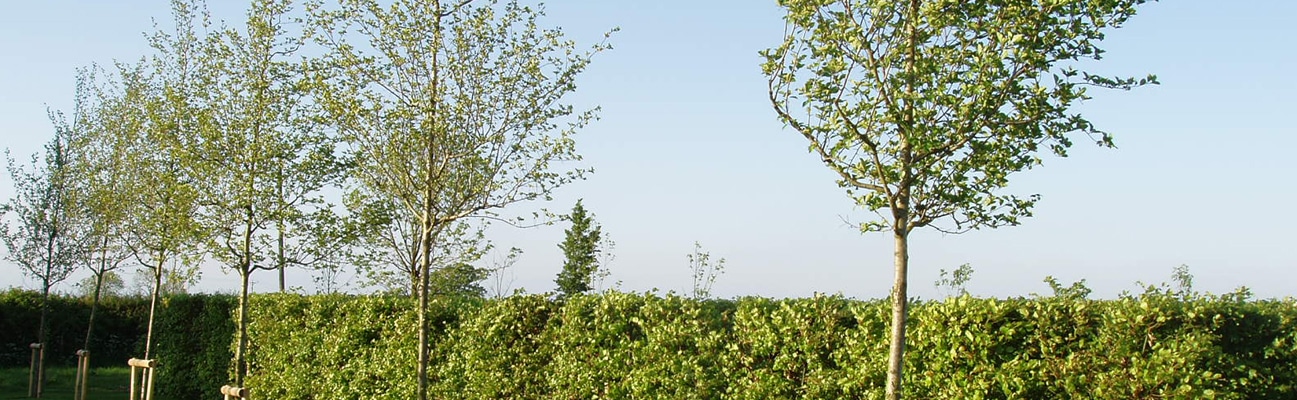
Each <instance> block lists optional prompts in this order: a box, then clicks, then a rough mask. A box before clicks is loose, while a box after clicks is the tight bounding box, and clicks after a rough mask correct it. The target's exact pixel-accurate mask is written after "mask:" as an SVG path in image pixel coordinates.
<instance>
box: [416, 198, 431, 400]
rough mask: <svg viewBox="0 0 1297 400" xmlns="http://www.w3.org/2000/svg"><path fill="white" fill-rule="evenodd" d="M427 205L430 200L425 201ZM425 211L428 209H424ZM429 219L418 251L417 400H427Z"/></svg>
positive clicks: (425, 223)
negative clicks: (420, 255) (419, 257)
mask: <svg viewBox="0 0 1297 400" xmlns="http://www.w3.org/2000/svg"><path fill="white" fill-rule="evenodd" d="M426 201H427V202H428V203H429V204H430V203H431V202H432V200H431V198H429V199H428V200H426ZM424 208H425V209H426V208H428V207H426V206H425V207H424ZM430 219H431V217H428V218H425V220H428V222H423V225H424V229H423V235H422V236H421V238H420V242H421V243H420V245H419V248H420V251H421V252H422V254H423V257H422V258H421V259H420V260H419V281H418V282H419V284H418V286H419V400H428V361H429V354H428V350H429V347H430V346H429V345H428V272H429V270H430V269H431V266H430V264H432V260H431V258H430V257H431V256H432V251H430V250H431V244H432V229H431V228H429V227H428V225H431V221H430Z"/></svg>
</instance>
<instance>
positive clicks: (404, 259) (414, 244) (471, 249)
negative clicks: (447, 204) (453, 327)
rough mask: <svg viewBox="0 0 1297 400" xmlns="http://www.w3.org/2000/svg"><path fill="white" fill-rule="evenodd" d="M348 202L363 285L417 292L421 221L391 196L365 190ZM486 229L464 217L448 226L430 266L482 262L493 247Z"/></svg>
mask: <svg viewBox="0 0 1297 400" xmlns="http://www.w3.org/2000/svg"><path fill="white" fill-rule="evenodd" d="M345 203H346V204H347V206H348V208H349V209H351V210H352V216H353V220H354V222H353V224H354V225H355V227H354V228H353V231H354V232H355V234H356V235H357V236H358V237H357V240H356V244H357V245H358V249H357V250H358V251H356V252H355V253H353V254H352V257H351V261H352V263H353V264H355V265H356V266H357V268H358V269H359V271H360V272H361V273H362V274H363V276H364V278H365V280H364V282H363V283H362V284H363V285H364V286H367V287H374V288H379V289H381V290H383V291H385V292H389V293H403V294H406V295H409V296H418V295H419V284H420V282H422V279H420V275H419V274H420V271H421V269H420V266H419V255H420V253H419V251H418V248H419V238H420V237H421V236H422V235H421V234H420V229H421V226H420V224H419V223H418V220H415V219H411V218H403V217H402V216H401V215H400V208H398V207H399V206H398V205H396V204H394V203H393V202H392V201H390V199H387V200H383V199H381V198H379V197H377V196H373V195H365V194H364V191H363V190H362V189H357V190H354V191H352V192H351V193H350V195H349V196H348V198H347V199H346V201H345ZM483 228H484V227H483V226H481V225H477V226H474V225H473V224H470V223H468V222H466V221H460V222H458V223H456V224H455V225H454V226H451V227H449V228H446V229H445V230H444V231H443V232H442V233H441V239H440V240H439V242H440V243H438V245H437V246H436V248H434V249H433V251H432V254H431V262H430V265H431V266H430V267H429V270H431V271H439V270H441V269H443V268H450V267H452V266H455V265H460V264H471V263H474V262H477V261H478V260H480V259H481V258H482V256H483V255H485V254H486V253H487V252H489V251H491V249H492V248H494V246H493V245H492V244H491V242H490V241H489V240H487V239H486V235H485V233H484V229H483ZM434 274H435V272H434ZM434 287H435V286H434ZM434 292H435V291H434Z"/></svg>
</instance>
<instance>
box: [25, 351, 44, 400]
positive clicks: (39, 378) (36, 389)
mask: <svg viewBox="0 0 1297 400" xmlns="http://www.w3.org/2000/svg"><path fill="white" fill-rule="evenodd" d="M30 347H31V349H32V367H31V371H30V372H28V373H27V397H34V398H40V397H41V392H44V390H43V389H45V388H43V387H41V386H42V385H41V383H42V382H43V381H44V380H45V365H44V364H45V348H44V346H41V344H40V343H32V344H31V346H30Z"/></svg>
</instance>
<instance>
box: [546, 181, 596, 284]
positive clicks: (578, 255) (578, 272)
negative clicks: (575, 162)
mask: <svg viewBox="0 0 1297 400" xmlns="http://www.w3.org/2000/svg"><path fill="white" fill-rule="evenodd" d="M568 219H569V220H571V221H572V227H571V228H569V229H567V230H565V231H563V232H564V233H566V234H567V236H566V237H565V238H564V239H563V243H559V245H558V248H559V249H562V250H563V256H564V257H565V258H564V261H563V270H562V271H559V273H558V277H557V278H555V279H554V283H556V284H558V293H559V298H567V297H570V296H572V295H576V294H579V293H586V292H589V291H590V290H591V289H592V287H591V283H593V281H594V275H595V272H596V271H598V270H599V242H600V241H601V240H602V239H603V233H602V232H600V227H599V224H597V223H595V222H594V216H593V215H590V214H588V213H586V210H585V206H583V205H581V200H577V201H576V205H575V206H573V207H572V214H570V215H569V216H568Z"/></svg>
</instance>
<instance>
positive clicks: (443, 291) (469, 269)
mask: <svg viewBox="0 0 1297 400" xmlns="http://www.w3.org/2000/svg"><path fill="white" fill-rule="evenodd" d="M490 274H491V270H489V269H486V268H480V267H476V266H473V264H466V263H459V264H455V265H451V266H448V267H445V268H441V269H438V270H436V271H433V272H432V276H431V277H429V282H430V283H429V284H430V285H432V287H430V288H429V289H428V291H429V292H431V294H432V295H433V296H445V297H472V298H483V297H486V288H484V287H482V285H481V282H482V281H484V280H486V278H487V276H490Z"/></svg>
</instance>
